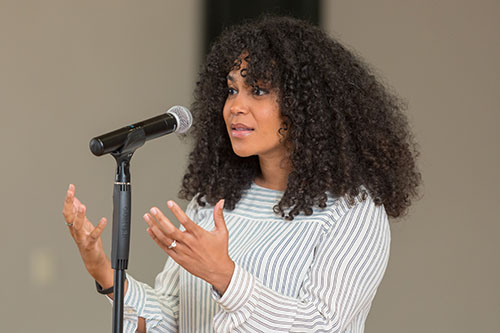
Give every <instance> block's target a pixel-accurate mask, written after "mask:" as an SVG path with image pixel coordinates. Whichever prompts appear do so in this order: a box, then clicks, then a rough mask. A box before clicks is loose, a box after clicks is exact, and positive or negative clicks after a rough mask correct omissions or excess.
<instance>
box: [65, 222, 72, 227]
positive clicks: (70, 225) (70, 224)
mask: <svg viewBox="0 0 500 333" xmlns="http://www.w3.org/2000/svg"><path fill="white" fill-rule="evenodd" d="M64 223H65V224H66V225H67V226H68V227H72V226H73V223H68V222H64Z"/></svg>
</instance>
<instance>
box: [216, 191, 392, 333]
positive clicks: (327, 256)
mask: <svg viewBox="0 0 500 333" xmlns="http://www.w3.org/2000/svg"><path fill="white" fill-rule="evenodd" d="M389 246H390V229H389V225H388V221H387V216H386V214H385V211H384V208H383V207H381V206H379V207H377V206H375V205H374V203H373V201H372V200H371V199H370V198H367V199H366V200H365V201H363V202H359V203H357V204H356V205H355V206H354V207H351V208H350V209H348V210H346V211H345V212H344V213H343V215H342V216H340V218H339V219H338V220H336V221H334V225H333V227H332V228H331V230H330V231H329V232H328V233H327V234H325V235H324V237H323V239H322V240H321V242H320V244H319V245H318V247H317V250H316V258H315V260H314V262H313V265H312V266H311V267H310V268H309V272H308V274H307V277H306V279H305V281H304V283H303V285H302V287H301V290H300V294H299V297H298V298H292V297H287V296H284V295H281V294H279V293H277V292H275V291H273V290H272V289H270V288H268V287H266V286H264V285H263V284H262V283H261V282H260V281H259V280H258V279H256V278H255V277H254V276H253V275H251V274H250V273H248V272H246V271H245V270H244V269H242V268H241V267H239V266H236V268H235V271H234V274H233V277H232V279H231V282H230V283H229V286H228V288H227V290H226V292H225V293H224V294H223V295H222V297H220V296H219V295H217V293H215V292H214V293H213V296H214V298H215V299H216V301H217V302H218V303H219V304H220V305H221V310H220V311H219V312H218V313H217V315H216V316H215V318H214V325H215V330H216V331H217V332H231V331H233V330H236V329H237V330H238V331H245V332H260V331H269V330H273V331H274V332H278V331H283V332H343V331H344V330H345V329H346V328H347V327H348V326H349V325H350V324H351V322H352V320H353V319H354V318H355V317H356V316H357V315H358V314H359V313H360V312H361V311H364V310H366V311H367V310H368V309H369V307H370V304H371V301H372V299H373V297H374V295H375V293H376V290H377V287H378V285H379V283H380V281H381V280H382V277H383V274H384V271H385V268H386V265H387V261H388V257H389Z"/></svg>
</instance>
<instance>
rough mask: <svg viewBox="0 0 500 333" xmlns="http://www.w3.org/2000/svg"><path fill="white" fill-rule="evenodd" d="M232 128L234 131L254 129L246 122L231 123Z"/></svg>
mask: <svg viewBox="0 0 500 333" xmlns="http://www.w3.org/2000/svg"><path fill="white" fill-rule="evenodd" d="M231 130H233V131H253V128H251V127H250V126H247V125H245V124H240V123H238V124H232V125H231Z"/></svg>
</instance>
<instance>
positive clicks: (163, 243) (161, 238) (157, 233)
mask: <svg viewBox="0 0 500 333" xmlns="http://www.w3.org/2000/svg"><path fill="white" fill-rule="evenodd" d="M147 232H148V234H149V236H151V238H152V239H153V240H154V241H155V243H156V244H157V245H158V246H159V247H161V248H162V249H163V251H165V252H167V253H170V252H172V251H175V250H174V249H176V248H177V246H178V245H179V243H177V244H176V246H175V247H170V246H171V245H172V243H173V242H174V241H173V240H172V239H170V238H169V237H167V236H166V235H165V234H164V233H163V232H162V231H161V230H160V229H159V228H158V226H156V225H153V226H151V227H149V228H148V229H147Z"/></svg>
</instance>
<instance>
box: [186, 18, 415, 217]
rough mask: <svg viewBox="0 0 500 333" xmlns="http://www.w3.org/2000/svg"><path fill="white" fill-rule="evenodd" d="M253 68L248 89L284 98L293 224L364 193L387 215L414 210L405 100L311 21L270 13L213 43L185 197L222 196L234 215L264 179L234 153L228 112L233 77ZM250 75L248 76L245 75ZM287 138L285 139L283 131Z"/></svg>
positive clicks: (286, 197) (278, 209)
mask: <svg viewBox="0 0 500 333" xmlns="http://www.w3.org/2000/svg"><path fill="white" fill-rule="evenodd" d="M242 57H244V60H245V61H247V66H246V69H244V70H245V73H244V74H245V82H246V84H249V85H253V86H255V85H256V84H257V82H262V81H264V82H266V83H267V84H269V85H270V86H271V88H274V89H276V91H277V92H278V104H279V107H280V111H281V115H282V118H283V119H284V127H283V128H282V129H280V133H282V132H286V134H284V135H283V140H284V142H285V144H286V145H287V147H289V150H290V160H291V165H292V171H291V173H290V174H289V176H288V184H287V188H286V190H285V192H284V194H283V196H282V198H281V201H280V202H279V203H278V204H277V205H276V206H275V207H274V211H275V213H277V214H281V216H282V217H284V218H286V219H289V220H292V219H293V218H294V216H297V215H298V214H300V213H301V212H303V213H305V214H306V215H310V214H312V207H314V206H318V207H321V208H324V207H325V206H326V202H327V195H331V196H334V197H337V196H343V195H345V196H346V197H347V198H348V199H349V202H350V203H351V204H353V203H354V198H355V197H356V196H358V195H359V194H360V192H361V195H362V198H363V200H364V199H366V195H367V193H366V191H364V190H363V189H362V187H361V185H363V186H364V188H366V189H367V190H368V192H369V194H370V195H371V196H372V198H373V199H374V202H375V204H377V205H381V204H383V205H384V207H385V210H386V212H387V214H388V215H389V216H391V217H399V216H402V215H404V214H405V213H406V212H407V208H408V207H409V206H410V204H411V200H412V199H413V198H414V197H416V196H417V194H418V191H417V189H418V186H419V184H420V182H421V175H420V173H419V172H418V170H417V166H416V157H417V156H418V149H417V145H416V144H415V143H414V140H413V136H412V134H411V132H410V129H409V125H408V121H407V118H406V116H405V115H404V113H403V112H402V111H403V109H404V108H405V103H403V102H402V101H401V100H400V99H399V98H398V97H397V96H396V95H395V94H393V93H392V92H390V91H389V89H387V88H386V87H385V86H384V85H383V84H382V83H381V82H380V81H379V80H378V79H377V78H376V76H375V75H374V72H373V70H371V69H370V68H369V67H368V66H367V65H366V64H365V63H364V62H363V61H362V60H361V59H360V58H359V57H358V56H356V55H354V54H353V52H351V51H349V50H347V49H346V48H345V47H344V46H342V45H341V44H340V43H339V42H338V41H336V40H335V39H333V38H331V37H329V36H328V35H327V34H326V33H325V32H323V31H322V30H320V29H319V28H317V27H315V26H312V25H311V24H309V23H307V22H305V21H301V20H297V19H293V18H289V17H276V16H271V17H270V16H265V17H261V18H259V19H258V20H256V21H251V22H247V23H244V24H242V25H237V26H233V27H230V28H229V29H227V30H225V31H224V32H223V33H222V34H221V36H220V37H219V38H218V39H217V40H216V41H215V43H214V44H213V45H212V47H211V50H210V52H209V54H208V56H207V58H206V63H205V64H204V66H203V67H202V70H201V73H200V77H199V81H198V82H197V87H196V90H195V100H194V103H193V105H192V111H193V117H194V125H193V129H192V130H191V134H192V135H193V136H194V148H193V151H192V152H191V154H190V155H189V164H188V167H187V171H186V174H185V175H184V178H183V181H182V188H181V190H180V192H179V196H180V197H181V198H184V199H188V200H190V199H192V198H193V197H194V196H196V195H197V194H199V195H198V197H197V201H198V204H200V205H201V206H204V205H205V203H209V204H211V205H214V204H215V203H216V202H217V201H218V200H219V199H221V198H224V199H225V208H226V209H229V210H232V209H234V207H235V205H236V203H237V202H238V201H239V200H240V198H241V196H242V192H243V191H244V190H245V189H248V188H249V187H250V186H251V184H252V182H253V180H254V179H255V178H256V177H257V176H258V175H259V174H260V166H259V160H258V157H257V156H250V157H239V156H237V155H236V154H235V153H234V152H233V150H232V147H231V142H230V139H229V136H228V133H227V130H226V125H225V123H224V119H223V115H222V110H223V106H224V103H225V100H226V97H227V95H228V88H227V79H226V78H227V75H228V73H229V72H230V71H232V70H234V69H235V68H238V66H239V65H241V61H242ZM242 76H243V73H242ZM282 134H283V133H282Z"/></svg>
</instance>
